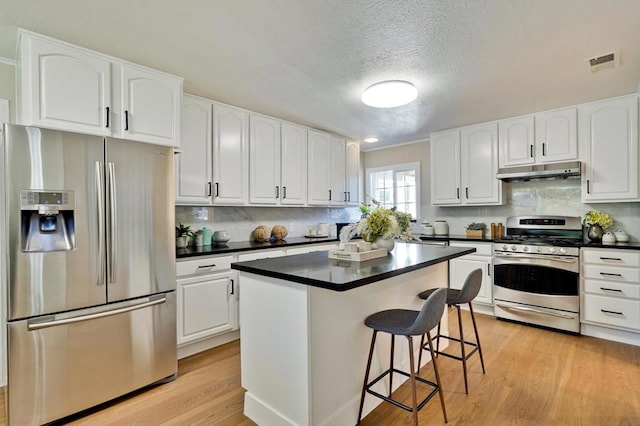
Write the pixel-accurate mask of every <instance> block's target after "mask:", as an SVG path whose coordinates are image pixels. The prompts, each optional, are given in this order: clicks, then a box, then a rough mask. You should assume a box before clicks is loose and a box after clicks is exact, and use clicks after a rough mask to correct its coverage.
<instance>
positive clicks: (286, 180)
mask: <svg viewBox="0 0 640 426" xmlns="http://www.w3.org/2000/svg"><path fill="white" fill-rule="evenodd" d="M281 132H282V136H281V142H282V143H281V145H280V150H281V158H282V159H281V168H282V170H281V172H280V177H281V180H280V183H281V185H282V188H281V191H280V192H281V193H280V204H286V205H299V206H303V205H305V204H306V203H307V129H306V128H304V127H302V126H296V125H294V124H289V123H282V126H281Z"/></svg>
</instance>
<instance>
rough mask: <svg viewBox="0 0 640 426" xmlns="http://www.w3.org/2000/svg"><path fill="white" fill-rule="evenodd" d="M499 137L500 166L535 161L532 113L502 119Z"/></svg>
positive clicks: (518, 164) (520, 164) (499, 125)
mask: <svg viewBox="0 0 640 426" xmlns="http://www.w3.org/2000/svg"><path fill="white" fill-rule="evenodd" d="M498 138H499V139H498V145H499V154H500V155H499V164H500V167H509V166H522V165H526V164H533V163H534V161H535V158H534V157H535V154H534V144H535V142H534V138H533V116H532V115H530V116H527V117H518V118H512V119H509V120H502V121H500V123H498Z"/></svg>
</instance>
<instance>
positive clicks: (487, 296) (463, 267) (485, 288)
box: [449, 241, 493, 305]
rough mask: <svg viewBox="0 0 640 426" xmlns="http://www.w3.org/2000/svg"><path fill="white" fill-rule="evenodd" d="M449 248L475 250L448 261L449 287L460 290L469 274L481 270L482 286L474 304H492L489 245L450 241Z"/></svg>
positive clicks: (491, 272)
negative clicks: (472, 252)
mask: <svg viewBox="0 0 640 426" xmlns="http://www.w3.org/2000/svg"><path fill="white" fill-rule="evenodd" d="M449 245H450V246H451V247H465V248H475V249H476V252H475V253H474V254H467V255H465V256H462V257H458V258H456V259H452V260H450V261H449V285H450V286H451V288H453V289H457V290H460V289H461V288H462V285H463V284H464V281H465V280H466V279H467V277H468V276H469V274H470V273H471V272H473V271H474V270H475V269H482V286H481V287H480V292H479V293H478V296H476V298H475V299H474V302H475V303H483V304H489V305H490V304H492V303H493V292H492V286H493V278H492V274H493V247H492V244H491V243H480V242H478V243H475V242H474V243H469V242H462V241H451V242H450V243H449Z"/></svg>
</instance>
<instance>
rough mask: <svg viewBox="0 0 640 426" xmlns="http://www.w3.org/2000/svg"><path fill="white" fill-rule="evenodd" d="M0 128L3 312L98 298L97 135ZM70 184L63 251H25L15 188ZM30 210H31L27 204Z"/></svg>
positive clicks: (30, 311) (101, 269)
mask: <svg viewBox="0 0 640 426" xmlns="http://www.w3.org/2000/svg"><path fill="white" fill-rule="evenodd" d="M6 129H7V132H6V135H5V144H4V149H5V161H4V165H3V166H4V174H3V175H4V179H5V191H4V197H5V200H3V201H4V203H0V205H1V206H6V207H5V208H6V215H7V216H6V217H7V221H6V222H7V223H6V225H5V226H6V228H5V230H6V233H7V235H8V241H7V242H6V244H7V255H8V262H9V265H8V266H9V267H8V276H7V277H8V301H9V303H8V307H9V308H8V319H9V320H13V319H18V318H26V317H31V316H36V315H42V314H48V313H53V312H61V311H66V310H71V309H77V308H83V307H87V306H95V305H100V304H103V303H105V301H106V285H105V256H104V251H105V244H104V243H105V238H104V237H105V233H104V229H102V230H101V228H103V226H101V220H102V218H103V215H101V214H100V211H101V209H102V208H103V207H104V191H103V190H102V187H103V182H102V181H103V179H104V164H103V163H104V161H103V160H104V139H103V138H102V137H97V136H87V135H80V134H75V133H65V132H59V131H55V130H45V129H39V128H34V127H24V126H16V125H9V126H7V127H6ZM27 190H48V191H62V190H66V191H72V193H73V198H74V199H75V207H74V210H73V223H74V226H73V231H74V233H75V248H74V249H73V250H71V251H52V252H26V251H24V246H23V245H22V238H23V237H22V236H21V235H23V234H24V232H25V229H26V228H25V229H23V228H22V227H23V226H25V227H26V226H27V224H26V220H25V219H24V217H25V216H24V215H23V214H22V213H21V210H20V209H21V207H20V205H21V203H20V200H21V198H20V195H21V191H27ZM35 214H36V216H37V215H38V212H37V211H36V212H35Z"/></svg>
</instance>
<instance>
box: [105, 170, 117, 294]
mask: <svg viewBox="0 0 640 426" xmlns="http://www.w3.org/2000/svg"><path fill="white" fill-rule="evenodd" d="M108 170H109V182H108V184H109V239H108V241H109V244H108V253H107V260H108V262H109V284H112V283H115V282H116V253H117V247H116V235H117V229H118V220H117V217H116V212H117V208H116V207H117V205H116V169H115V164H114V163H113V162H111V161H110V162H109V163H108Z"/></svg>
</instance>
